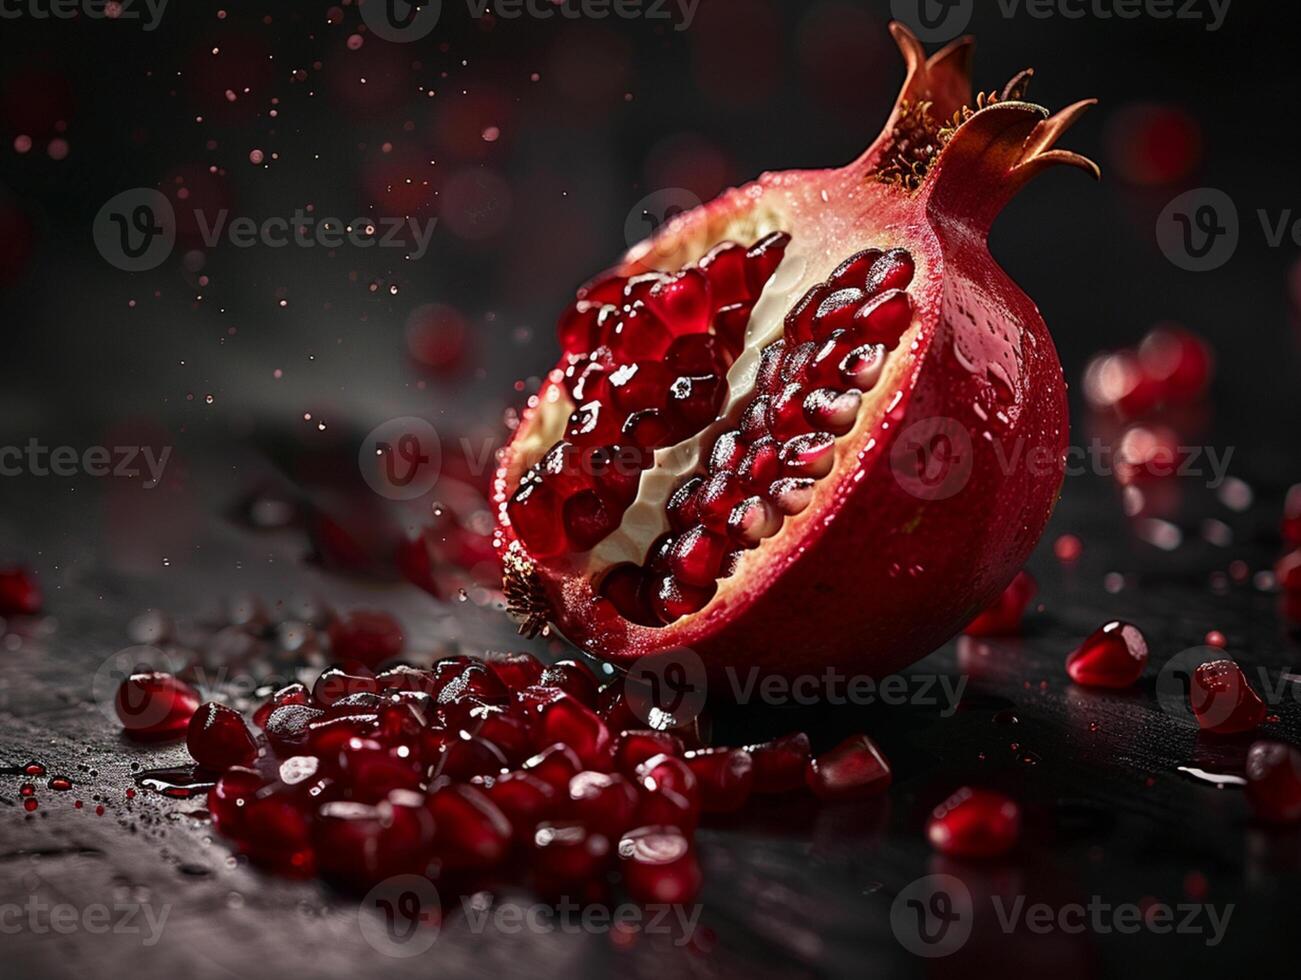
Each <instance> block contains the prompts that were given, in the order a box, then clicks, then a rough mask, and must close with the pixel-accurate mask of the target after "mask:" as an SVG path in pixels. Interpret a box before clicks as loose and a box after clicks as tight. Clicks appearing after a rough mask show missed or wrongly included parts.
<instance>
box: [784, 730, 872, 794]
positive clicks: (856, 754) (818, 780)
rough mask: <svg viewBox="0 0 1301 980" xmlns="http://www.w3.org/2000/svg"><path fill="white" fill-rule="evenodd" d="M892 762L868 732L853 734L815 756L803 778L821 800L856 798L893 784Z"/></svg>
mask: <svg viewBox="0 0 1301 980" xmlns="http://www.w3.org/2000/svg"><path fill="white" fill-rule="evenodd" d="M890 778H891V776H890V766H889V763H887V762H886V761H885V757H884V756H882V755H881V750H880V749H878V748H877V747H876V744H875V743H874V742H873V741H872V740H871V739H870V738H868V737H867V736H866V735H851V736H850V737H849V738H847V739H845V740H844V741H843V742H841V743H840V744H839V745H837V746H836V747H835V748H834V749H832V750H831V751H830V752H826V753H823V754H822V755H819V756H816V757H815V758H813V759H811V760H810V761H809V764H808V766H807V767H806V768H805V770H804V781H805V783H807V784H808V787H809V789H811V790H813V792H814V794H815V795H816V796H817V797H818V798H819V799H822V800H828V801H836V800H857V799H863V798H865V797H869V796H875V795H876V794H878V793H883V792H885V791H886V790H887V789H889V788H890Z"/></svg>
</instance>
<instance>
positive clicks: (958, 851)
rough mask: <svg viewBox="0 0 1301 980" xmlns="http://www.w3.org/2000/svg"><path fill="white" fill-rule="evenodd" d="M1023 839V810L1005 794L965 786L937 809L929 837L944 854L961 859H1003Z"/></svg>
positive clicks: (927, 826)
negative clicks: (1001, 857) (1021, 837)
mask: <svg viewBox="0 0 1301 980" xmlns="http://www.w3.org/2000/svg"><path fill="white" fill-rule="evenodd" d="M1020 836H1021V808H1020V807H1019V806H1017V804H1016V801H1015V800H1012V799H1009V798H1008V797H1006V796H1004V795H1003V794H1002V793H995V792H993V791H992V790H987V789H972V788H971V787H969V786H964V787H962V789H960V790H958V791H957V792H956V793H954V794H953V795H952V796H950V797H949V798H948V799H947V800H945V801H944V802H943V803H941V804H940V805H939V806H937V807H936V808H935V809H934V811H933V812H932V813H931V817H930V820H929V821H928V822H927V824H926V838H927V839H928V840H929V841H930V842H931V846H932V847H934V848H935V849H936V850H937V851H939V852H940V853H941V854H947V855H949V856H950V857H959V858H994V857H1000V856H1002V855H1004V854H1006V853H1007V852H1008V851H1010V850H1011V849H1012V848H1013V847H1015V846H1016V842H1017V840H1018V839H1019V838H1020Z"/></svg>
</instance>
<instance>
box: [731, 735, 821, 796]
mask: <svg viewBox="0 0 1301 980" xmlns="http://www.w3.org/2000/svg"><path fill="white" fill-rule="evenodd" d="M746 751H747V752H749V753H750V758H751V759H752V760H753V761H754V791H755V792H756V793H786V792H789V791H790V790H793V789H798V788H800V787H801V786H803V785H804V773H805V770H806V769H807V768H808V766H809V760H810V759H811V758H812V754H813V753H812V749H811V748H810V746H809V737H808V736H807V735H805V734H804V733H803V732H793V733H792V734H790V735H783V736H782V737H781V738H777V739H773V740H772V741H771V742H763V743H760V744H758V745H747V746H746Z"/></svg>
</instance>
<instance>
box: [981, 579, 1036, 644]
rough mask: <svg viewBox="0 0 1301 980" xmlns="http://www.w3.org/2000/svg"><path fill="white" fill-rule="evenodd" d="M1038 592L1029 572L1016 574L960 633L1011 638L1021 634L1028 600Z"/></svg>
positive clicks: (1028, 603)
mask: <svg viewBox="0 0 1301 980" xmlns="http://www.w3.org/2000/svg"><path fill="white" fill-rule="evenodd" d="M1038 591H1039V584H1038V583H1037V582H1035V580H1034V578H1033V576H1031V574H1030V573H1029V572H1026V571H1021V572H1017V573H1016V578H1014V579H1012V581H1011V582H1009V583H1008V586H1007V588H1006V589H1004V590H1003V591H1002V593H1000V595H999V597H998V598H997V599H995V600H994V602H993V603H992V604H991V605H990V606H989V608H988V609H986V610H985V611H984V612H982V613H981V614H980V615H979V616H977V617H976V618H975V619H973V620H972V621H971V622H970V623H968V624H967V626H966V628H965V629H963V631H962V632H964V633H966V634H967V636H1011V635H1013V634H1016V633H1020V632H1021V619H1022V617H1024V616H1025V610H1026V607H1027V606H1028V605H1030V600H1031V599H1033V598H1034V597H1035V593H1037V592H1038Z"/></svg>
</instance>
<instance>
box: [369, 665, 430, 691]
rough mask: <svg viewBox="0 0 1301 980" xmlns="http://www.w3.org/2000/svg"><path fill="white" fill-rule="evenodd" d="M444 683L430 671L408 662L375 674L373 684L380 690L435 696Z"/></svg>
mask: <svg viewBox="0 0 1301 980" xmlns="http://www.w3.org/2000/svg"><path fill="white" fill-rule="evenodd" d="M445 683H446V681H445V680H443V681H440V680H439V679H438V678H437V677H436V676H435V675H434V673H433V672H432V671H429V670H423V669H422V668H420V667H412V666H410V665H408V664H398V665H397V666H394V667H390V668H388V670H383V671H380V672H379V673H378V674H376V675H375V685H376V686H377V687H378V688H379V690H381V691H409V692H416V693H420V694H428V695H430V696H436V695H437V694H438V692H439V691H441V690H442V689H443V685H444V684H445Z"/></svg>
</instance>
